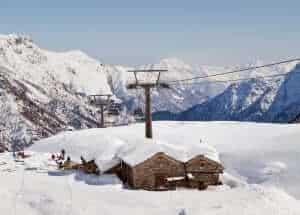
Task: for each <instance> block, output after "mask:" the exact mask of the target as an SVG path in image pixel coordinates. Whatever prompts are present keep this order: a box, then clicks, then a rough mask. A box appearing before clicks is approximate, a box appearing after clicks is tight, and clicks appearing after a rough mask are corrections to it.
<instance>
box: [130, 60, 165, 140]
mask: <svg viewBox="0 0 300 215" xmlns="http://www.w3.org/2000/svg"><path fill="white" fill-rule="evenodd" d="M167 71H168V70H167V69H162V68H157V69H154V65H151V66H150V68H149V69H147V68H146V69H136V70H129V71H128V72H130V73H133V75H134V83H130V84H128V85H127V88H128V89H138V88H142V89H143V90H144V92H145V135H146V138H152V137H153V134H152V116H151V89H152V88H169V86H168V84H166V83H163V82H161V81H160V77H161V73H162V72H167Z"/></svg>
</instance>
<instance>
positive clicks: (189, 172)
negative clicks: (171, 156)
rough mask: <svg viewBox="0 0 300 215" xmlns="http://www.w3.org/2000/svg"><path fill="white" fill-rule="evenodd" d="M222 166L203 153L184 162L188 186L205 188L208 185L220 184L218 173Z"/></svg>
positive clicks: (220, 171)
mask: <svg viewBox="0 0 300 215" xmlns="http://www.w3.org/2000/svg"><path fill="white" fill-rule="evenodd" d="M223 170H224V167H223V166H222V165H221V164H220V163H218V162H216V161H214V160H211V159H209V158H207V157H205V156H203V155H198V156H195V157H194V158H192V159H190V160H189V161H187V162H186V163H185V171H186V176H187V179H188V187H190V188H198V189H206V187H207V186H209V185H220V184H221V182H220V178H219V176H220V174H221V173H223Z"/></svg>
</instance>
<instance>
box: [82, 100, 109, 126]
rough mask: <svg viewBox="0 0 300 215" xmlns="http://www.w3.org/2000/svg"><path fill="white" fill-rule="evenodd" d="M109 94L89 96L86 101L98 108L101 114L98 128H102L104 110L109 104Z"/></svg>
mask: <svg viewBox="0 0 300 215" xmlns="http://www.w3.org/2000/svg"><path fill="white" fill-rule="evenodd" d="M111 97H112V95H111V94H99V95H89V96H88V99H89V102H90V104H92V105H95V106H99V107H100V112H101V122H100V128H104V110H105V108H106V107H107V106H108V105H109V104H110V101H111V100H110V98H111Z"/></svg>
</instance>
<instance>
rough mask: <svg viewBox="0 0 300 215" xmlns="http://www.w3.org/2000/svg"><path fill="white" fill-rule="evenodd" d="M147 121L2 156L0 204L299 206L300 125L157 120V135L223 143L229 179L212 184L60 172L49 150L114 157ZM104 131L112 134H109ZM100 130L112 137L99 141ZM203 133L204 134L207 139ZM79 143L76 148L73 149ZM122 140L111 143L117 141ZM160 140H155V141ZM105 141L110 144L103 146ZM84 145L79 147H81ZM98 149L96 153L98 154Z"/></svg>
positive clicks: (294, 210)
mask: <svg viewBox="0 0 300 215" xmlns="http://www.w3.org/2000/svg"><path fill="white" fill-rule="evenodd" d="M143 131H144V126H143V124H136V125H132V126H124V127H114V128H106V129H90V130H85V131H76V132H67V133H62V134H60V135H58V136H54V137H51V138H48V139H45V140H43V141H41V142H40V143H41V144H40V145H38V144H35V145H33V146H32V148H31V149H35V150H37V151H40V152H35V153H34V154H33V155H32V157H31V158H29V159H25V161H24V163H23V164H22V163H21V162H15V161H14V159H13V157H12V155H11V154H8V153H6V154H1V155H0V172H1V174H0V196H1V197H2V204H0V210H1V212H2V213H4V214H23V215H29V214H30V215H31V214H47V215H48V214H49V215H50V214H75V215H79V214H80V215H85V214H86V215H93V214H99V211H101V213H103V214H164V215H166V214H170V215H173V214H195V215H196V214H203V213H204V214H222V215H223V214H227V215H238V214H245V215H250V214H251V215H253V214H254V215H260V214H270V215H298V214H299V213H300V207H299V205H300V204H299V198H300V189H299V180H300V174H299V172H300V169H299V165H297V164H298V160H299V159H298V157H299V156H298V155H299V149H300V147H299V141H298V140H299V138H300V135H299V134H300V127H299V125H283V124H263V123H259V124H257V123H241V122H156V123H154V135H155V137H156V139H158V140H165V141H167V142H168V143H170V144H172V145H173V146H178V147H182V146H185V145H192V146H195V147H198V146H199V145H201V144H203V142H205V143H207V144H208V145H211V146H213V147H215V148H216V149H217V151H218V152H219V154H220V159H221V162H222V163H223V164H224V166H225V174H224V175H223V176H222V180H223V183H224V185H223V186H219V187H209V188H208V190H206V191H198V190H188V189H179V190H175V191H165V192H149V191H142V190H128V189H126V188H124V187H123V186H122V184H121V182H120V181H119V180H118V179H117V178H116V177H115V176H113V175H102V176H100V177H98V176H91V175H83V174H81V173H72V172H70V173H68V174H63V173H61V172H59V171H54V167H53V166H52V165H51V162H50V160H49V158H50V154H45V153H43V152H56V151H57V150H60V149H61V147H64V146H67V145H68V146H69V147H68V150H67V154H68V153H69V154H73V153H74V152H75V151H76V152H79V151H80V148H79V146H81V150H82V152H84V151H85V150H88V151H93V149H94V148H93V147H91V145H93V144H94V145H97V143H99V142H102V145H101V147H99V148H97V151H98V152H101V151H102V152H105V153H104V154H101V153H100V154H98V156H101V157H102V156H103V157H109V156H110V154H111V153H110V152H111V151H115V146H116V145H117V143H116V142H117V141H115V139H123V140H127V141H129V142H128V143H130V140H137V139H143ZM103 134H105V135H103ZM97 136H104V137H107V141H106V140H102V141H101V140H99V138H95V137H97ZM200 139H201V140H202V141H201V142H202V143H200ZM72 142H74V143H75V144H74V148H73V149H72ZM112 142H113V143H115V144H110V143H112ZM152 144H154V143H152ZM104 145H106V147H105V149H101V148H102V146H104ZM78 150H79V151H78ZM95 155H97V154H95Z"/></svg>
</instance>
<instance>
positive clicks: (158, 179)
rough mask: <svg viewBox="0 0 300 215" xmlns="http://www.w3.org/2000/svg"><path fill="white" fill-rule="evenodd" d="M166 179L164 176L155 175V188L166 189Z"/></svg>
mask: <svg viewBox="0 0 300 215" xmlns="http://www.w3.org/2000/svg"><path fill="white" fill-rule="evenodd" d="M167 178H168V176H167V175H166V174H155V187H156V188H166V187H167Z"/></svg>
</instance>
